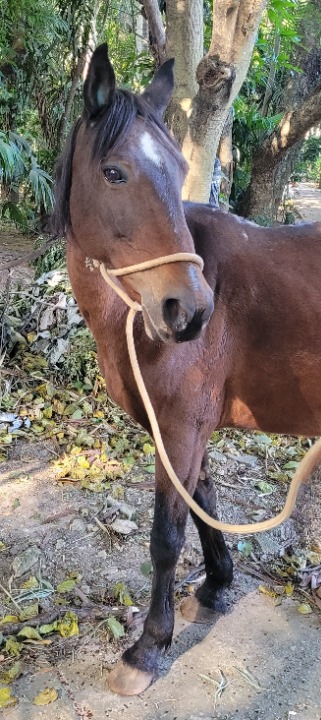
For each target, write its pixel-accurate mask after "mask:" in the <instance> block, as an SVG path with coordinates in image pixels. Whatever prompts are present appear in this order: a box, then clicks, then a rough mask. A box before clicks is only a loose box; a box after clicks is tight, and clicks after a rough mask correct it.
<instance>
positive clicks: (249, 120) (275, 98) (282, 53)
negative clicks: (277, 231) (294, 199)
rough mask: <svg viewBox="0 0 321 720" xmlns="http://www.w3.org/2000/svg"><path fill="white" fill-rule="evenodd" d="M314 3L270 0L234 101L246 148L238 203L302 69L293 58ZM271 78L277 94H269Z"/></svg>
mask: <svg viewBox="0 0 321 720" xmlns="http://www.w3.org/2000/svg"><path fill="white" fill-rule="evenodd" d="M308 5H309V3H308V2H306V0H270V2H269V4H268V6H267V9H266V10H265V12H264V13H263V18H262V22H261V25H260V28H259V33H258V38H257V42H256V45H255V48H254V51H253V56H252V61H251V65H250V69H249V72H248V75H247V78H246V80H245V82H244V84H243V87H242V89H241V92H240V94H239V96H238V97H237V99H236V101H235V103H234V112H235V119H234V126H233V142H234V145H235V146H236V147H237V148H238V149H239V151H240V163H239V165H238V168H237V171H236V172H235V176H234V187H233V189H232V203H236V204H237V202H238V200H240V198H241V196H242V195H243V193H244V191H245V190H246V187H247V184H249V182H250V179H251V166H252V158H253V155H254V153H255V152H256V150H257V148H258V147H259V146H260V144H261V143H262V142H263V141H264V140H265V139H266V138H267V137H268V136H269V135H270V134H271V133H272V132H273V130H274V129H275V127H276V126H277V125H278V123H279V122H280V120H281V118H282V116H283V114H284V111H285V109H286V106H285V98H284V89H285V87H286V84H287V83H288V81H289V78H290V76H291V77H294V76H295V75H299V74H301V69H300V68H298V67H297V66H296V63H295V61H293V59H294V58H295V56H296V55H297V46H298V45H299V44H300V42H301V37H300V35H301V29H302V21H303V18H305V13H306V8H307V6H308ZM271 66H272V70H273V72H272V76H271V74H270V71H271ZM271 78H272V87H271V94H270V97H268V98H267V99H266V93H267V88H268V83H269V82H271ZM263 106H264V111H263V113H262V109H263ZM259 220H260V219H259ZM261 221H262V218H261ZM263 221H264V219H263Z"/></svg>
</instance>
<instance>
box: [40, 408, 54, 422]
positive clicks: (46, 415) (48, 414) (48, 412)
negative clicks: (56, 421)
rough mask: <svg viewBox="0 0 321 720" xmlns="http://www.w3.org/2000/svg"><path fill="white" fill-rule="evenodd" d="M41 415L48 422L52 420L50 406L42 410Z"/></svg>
mask: <svg viewBox="0 0 321 720" xmlns="http://www.w3.org/2000/svg"><path fill="white" fill-rule="evenodd" d="M42 414H43V417H44V418H47V419H48V420H50V418H52V405H50V407H47V408H44V410H43V412H42Z"/></svg>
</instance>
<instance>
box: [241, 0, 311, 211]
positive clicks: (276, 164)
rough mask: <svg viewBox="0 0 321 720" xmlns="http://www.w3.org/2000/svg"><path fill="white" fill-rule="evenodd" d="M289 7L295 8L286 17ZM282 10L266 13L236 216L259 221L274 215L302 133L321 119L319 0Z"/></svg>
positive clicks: (287, 0)
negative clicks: (245, 177) (263, 68)
mask: <svg viewBox="0 0 321 720" xmlns="http://www.w3.org/2000/svg"><path fill="white" fill-rule="evenodd" d="M276 2H277V3H278V0H276ZM287 6H288V7H287ZM290 6H291V7H292V9H293V10H294V12H292V13H291V14H290V15H289V13H287V12H286V9H288V10H289V9H290ZM282 9H283V16H282V14H281V13H279V14H278V15H277V17H275V15H274V14H272V16H268V17H267V23H268V25H267V26H266V31H267V32H268V33H270V38H271V37H272V36H273V35H274V38H273V51H272V53H271V54H270V61H269V62H270V67H269V74H268V77H267V82H266V85H265V89H264V97H263V102H262V105H261V107H260V103H261V98H260V92H258V89H257V88H256V93H254V98H255V100H254V107H256V117H257V121H261V132H259V133H258V135H257V138H256V141H255V142H254V147H252V148H251V158H250V165H251V180H250V184H249V187H248V188H247V191H246V193H245V196H244V197H243V198H242V199H241V202H239V204H238V210H239V212H240V213H241V214H243V215H245V216H249V217H253V218H254V219H261V220H263V221H264V222H273V221H274V220H275V219H276V218H277V213H278V208H279V205H280V202H281V199H282V195H283V191H284V187H285V185H286V183H287V182H288V180H289V177H290V174H291V171H292V169H293V165H294V162H295V160H296V158H297V156H298V154H299V152H300V148H301V145H302V141H303V139H304V136H305V134H306V132H307V130H309V129H310V128H311V127H313V126H314V125H318V123H319V122H320V120H321V105H320V93H319V90H320V88H319V83H320V80H321V52H320V31H321V3H320V0H310V1H309V2H307V1H305V2H301V3H300V2H296V0H284V2H282ZM289 18H290V19H289ZM271 21H273V25H272V22H271ZM271 31H273V32H271ZM266 39H267V38H266V37H265V40H266ZM256 52H257V50H256ZM268 54H269V50H268V49H267V50H266V47H264V50H263V52H261V59H264V61H265V62H266V59H267V56H268ZM267 65H268V63H267ZM247 82H248V81H247ZM247 110H248V108H247ZM271 111H272V116H271V114H270V113H271ZM276 111H281V112H277V113H276V114H275V112H276ZM275 121H276V122H275Z"/></svg>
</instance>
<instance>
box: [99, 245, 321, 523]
mask: <svg viewBox="0 0 321 720" xmlns="http://www.w3.org/2000/svg"><path fill="white" fill-rule="evenodd" d="M183 261H184V262H192V263H194V264H196V265H199V267H200V268H201V269H202V270H203V260H202V258H200V257H199V255H195V254H192V253H176V254H174V255H164V256H163V257H161V258H155V259H154V260H147V261H146V262H144V263H138V264H137V265H130V266H128V267H125V268H120V269H118V270H107V268H105V266H104V264H103V263H100V262H99V261H97V260H93V265H94V266H95V267H96V268H99V270H100V272H101V275H102V277H103V278H104V280H105V282H106V283H107V284H108V285H109V286H110V287H111V288H112V289H113V290H114V291H115V292H116V293H117V295H119V297H121V299H122V300H124V302H125V303H126V304H127V305H128V307H129V312H128V315H127V319H126V338H127V346H128V353H129V358H130V362H131V366H132V370H133V373H134V377H135V380H136V383H137V387H138V390H139V392H140V396H141V398H142V401H143V403H144V406H145V410H146V413H147V415H148V419H149V422H150V425H151V428H152V432H153V437H154V440H155V445H156V447H157V450H158V454H159V457H160V459H161V461H162V464H163V466H164V468H165V470H166V472H167V474H168V477H169V478H170V480H171V481H172V483H173V485H174V487H175V489H176V490H177V492H178V493H179V494H180V495H181V497H182V498H183V500H185V502H186V504H187V505H188V507H189V508H190V509H191V510H193V512H194V513H195V515H198V517H199V518H200V519H201V520H203V522H205V523H206V524H207V525H209V526H210V527H212V528H214V529H215V530H221V531H223V532H229V533H237V534H243V535H246V534H248V533H258V532H264V531H266V530H271V529H272V528H274V527H277V525H280V524H281V523H282V522H284V521H285V520H287V519H288V518H289V517H290V515H291V513H292V510H293V508H294V505H295V501H296V498H297V495H298V491H299V488H300V485H301V484H302V483H303V482H304V481H305V480H306V479H307V478H308V477H309V476H310V475H311V473H312V472H313V470H314V469H315V467H316V466H317V465H318V463H319V462H320V461H321V439H320V440H317V442H316V443H315V444H314V445H312V447H311V448H310V449H309V450H308V452H307V453H306V455H305V456H304V458H303V460H301V462H300V465H299V466H298V468H297V470H296V472H295V474H294V476H293V478H292V482H291V485H290V488H289V492H288V495H287V499H286V502H285V505H284V508H283V510H281V512H280V513H278V515H276V516H275V517H274V518H270V519H269V520H262V521H261V522H256V523H247V524H245V525H233V524H231V523H227V522H221V521H220V520H215V519H214V518H212V517H211V516H210V515H208V514H207V513H206V512H205V511H204V510H202V508H201V507H200V506H199V505H198V504H197V503H196V502H195V500H193V498H192V497H191V495H189V493H188V492H187V490H186V489H185V488H184V486H183V485H182V483H181V481H180V480H179V478H178V477H177V475H176V473H175V471H174V469H173V467H172V464H171V462H170V459H169V457H168V455H167V452H166V450H165V447H164V443H163V440H162V436H161V434H160V430H159V426H158V422H157V418H156V415H155V412H154V408H153V406H152V403H151V401H150V398H149V395H148V392H147V390H146V386H145V383H144V380H143V377H142V374H141V371H140V367H139V364H138V359H137V354H136V348H135V342H134V319H135V315H136V313H137V312H139V311H141V310H142V307H141V305H140V304H139V303H137V302H135V301H134V300H131V298H130V297H129V295H127V293H126V292H125V290H123V289H122V288H120V287H119V286H118V285H117V284H116V283H115V282H114V280H113V279H112V276H114V277H120V276H123V275H129V274H131V273H136V272H141V271H142V270H148V269H150V268H153V267H158V266H160V265H166V264H169V263H172V262H183Z"/></svg>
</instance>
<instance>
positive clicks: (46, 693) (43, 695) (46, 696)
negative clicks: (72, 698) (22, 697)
mask: <svg viewBox="0 0 321 720" xmlns="http://www.w3.org/2000/svg"><path fill="white" fill-rule="evenodd" d="M57 698H58V693H57V690H56V689H55V688H45V689H44V690H42V691H41V692H40V693H38V695H36V697H35V698H34V699H33V704H34V705H50V703H52V702H55V700H57Z"/></svg>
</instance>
